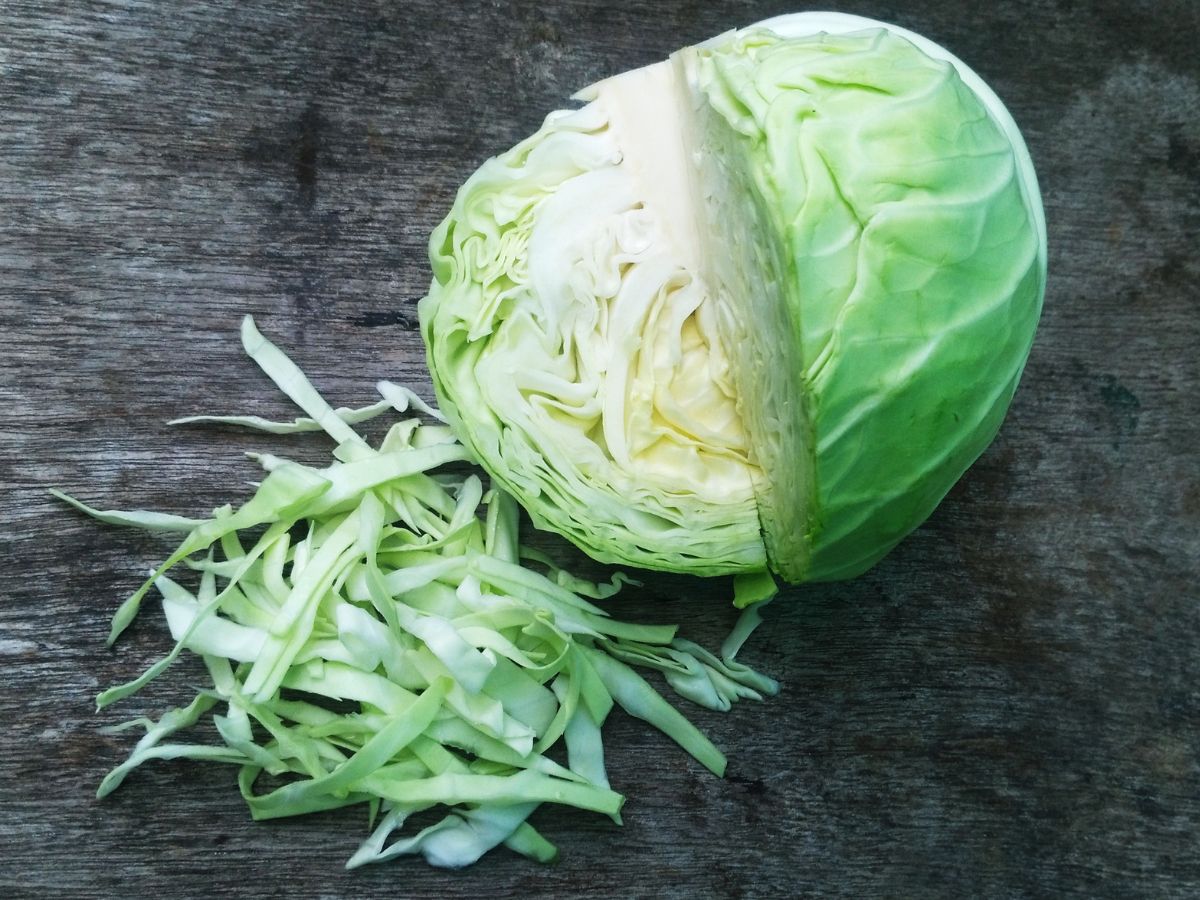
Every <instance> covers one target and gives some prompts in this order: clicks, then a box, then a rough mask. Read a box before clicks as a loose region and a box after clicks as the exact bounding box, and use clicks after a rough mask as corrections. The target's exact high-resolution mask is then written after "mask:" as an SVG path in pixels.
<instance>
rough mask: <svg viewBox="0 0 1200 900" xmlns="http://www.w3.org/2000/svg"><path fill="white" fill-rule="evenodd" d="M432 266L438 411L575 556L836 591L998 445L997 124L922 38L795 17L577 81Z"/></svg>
mask: <svg viewBox="0 0 1200 900" xmlns="http://www.w3.org/2000/svg"><path fill="white" fill-rule="evenodd" d="M577 97H578V99H580V100H581V101H583V105H582V106H581V107H580V108H578V109H575V110H570V111H560V112H556V113H552V114H551V115H550V116H549V117H547V119H546V121H545V124H544V125H543V126H542V128H541V129H540V130H539V131H538V132H537V133H536V134H534V135H533V136H532V137H530V138H528V139H527V140H525V141H523V142H521V143H520V144H518V145H517V146H516V147H514V148H513V149H512V150H509V151H508V152H506V153H504V154H501V155H500V156H498V157H496V158H494V159H491V160H488V161H487V162H485V163H484V164H483V165H482V166H481V167H480V169H479V170H478V171H477V172H476V173H475V174H474V175H473V176H472V177H471V178H470V179H469V180H468V181H467V182H466V183H465V184H464V185H463V187H462V188H461V190H460V191H459V193H458V195H457V198H456V199H455V202H454V205H453V208H452V209H451V211H450V214H449V215H448V217H447V218H446V220H445V221H444V222H443V223H442V224H441V225H440V227H439V228H438V229H437V230H436V231H435V233H434V234H433V237H432V239H431V242H430V256H431V261H432V266H433V274H434V278H433V283H432V285H431V287H430V291H429V294H428V296H426V297H425V298H424V299H423V300H422V302H421V304H420V319H421V327H422V334H423V336H424V339H425V342H426V347H427V353H428V361H429V366H430V370H431V373H432V377H433V382H434V387H435V390H436V392H437V395H438V398H439V401H440V405H441V407H442V409H443V411H444V412H445V413H446V415H447V416H448V418H449V420H450V422H451V424H452V425H453V426H454V428H455V429H456V431H457V433H458V434H459V435H460V437H461V439H462V440H463V442H464V443H465V444H466V445H467V446H468V447H469V448H470V450H471V452H472V453H473V455H474V456H475V457H477V458H478V459H479V460H480V461H481V462H482V464H483V465H484V467H485V468H486V469H487V470H488V471H489V472H490V473H491V475H492V476H493V478H494V479H495V480H496V482H497V483H499V484H501V485H503V487H504V488H505V489H506V490H508V491H509V492H511V493H512V495H513V496H514V497H515V498H516V499H517V500H518V501H519V502H520V503H521V504H522V505H523V506H524V507H525V508H526V509H527V510H528V511H529V512H530V514H531V516H532V518H533V520H534V522H535V523H536V524H537V525H538V526H539V527H542V528H545V529H550V530H553V531H557V532H559V533H561V534H563V535H565V536H566V537H568V538H569V539H570V540H572V541H573V542H574V543H575V544H577V545H578V546H579V547H581V548H582V549H583V550H585V551H586V552H588V553H590V554H591V555H592V556H594V557H596V558H597V559H600V560H604V561H609V562H618V563H626V564H633V565H637V566H642V567H647V568H654V569H663V570H670V571H681V572H691V573H696V574H718V573H730V572H733V573H747V572H761V571H763V570H765V569H767V568H770V569H771V570H773V571H774V572H776V573H778V574H779V575H781V576H782V577H783V578H785V579H787V580H789V581H793V582H799V581H814V580H833V579H841V578H849V577H853V576H855V575H857V574H859V573H861V572H862V571H864V570H866V569H867V568H869V567H870V566H871V565H873V564H874V563H875V562H877V561H878V560H879V559H880V558H881V557H882V556H883V555H884V554H886V553H887V552H888V551H889V550H890V549H891V548H892V547H894V546H895V545H896V544H897V543H898V542H899V541H900V540H901V539H902V538H903V537H904V536H905V535H906V534H907V533H908V532H910V531H911V530H912V529H913V528H915V527H916V526H917V525H918V524H920V522H921V521H923V520H924V519H925V518H926V517H927V516H928V515H929V514H930V512H932V510H933V508H934V507H935V506H936V505H937V503H938V502H939V501H940V500H941V498H942V497H943V496H944V495H945V493H946V492H947V491H948V490H949V488H950V487H951V486H952V485H953V484H954V482H955V481H956V480H957V479H958V478H959V477H960V476H961V474H962V473H963V472H964V471H965V469H966V468H967V467H968V466H969V465H970V464H971V462H972V461H973V460H974V459H975V458H976V457H977V456H978V455H979V454H980V453H981V452H982V451H983V449H984V448H985V447H986V446H987V445H988V443H989V442H990V441H991V440H992V438H993V437H994V435H995V434H996V432H997V430H998V428H999V426H1000V422H1001V420H1002V418H1003V416H1004V413H1005V411H1006V409H1007V407H1008V404H1009V402H1010V400H1011V398H1012V395H1013V392H1014V390H1015V388H1016V384H1017V380H1018V378H1019V376H1020V374H1021V371H1022V369H1023V367H1024V363H1025V359H1026V357H1027V355H1028V353H1029V349H1030V346H1031V343H1032V340H1033V334H1034V330H1035V328H1036V324H1037V319H1038V316H1039V314H1040V309H1041V303H1042V297H1043V294H1044V288H1045V278H1046V231H1045V222H1044V217H1043V213H1042V209H1041V201H1040V198H1039V193H1038V187H1037V180H1036V176H1035V174H1034V171H1033V167H1032V164H1031V162H1030V159H1029V155H1028V152H1027V151H1026V149H1025V145H1024V142H1023V141H1022V139H1021V136H1020V134H1019V132H1018V131H1017V129H1016V126H1015V124H1014V123H1013V121H1012V118H1011V117H1010V116H1009V114H1008V113H1007V112H1006V110H1005V109H1004V107H1003V105H1002V104H1001V103H1000V101H999V100H998V99H997V98H996V96H995V95H994V94H993V93H992V92H991V91H990V90H989V89H988V88H987V86H986V85H985V84H984V83H983V81H982V80H981V79H980V78H979V77H978V76H977V75H975V74H974V73H973V72H971V71H970V70H969V69H968V68H967V67H966V66H965V65H963V64H962V63H961V62H960V61H958V60H956V59H954V58H953V57H952V56H950V55H949V54H948V53H947V52H946V51H944V50H942V49H941V48H939V47H937V46H936V45H934V44H932V43H931V42H929V41H927V40H925V39H923V38H920V37H919V36H917V35H913V34H911V33H909V32H905V31H903V30H901V29H897V28H894V27H891V26H885V25H882V24H881V23H877V22H872V21H870V20H865V19H859V18H856V17H852V16H841V15H833V14H800V15H795V16H785V17H782V18H779V19H773V20H769V21H768V22H765V23H761V24H760V25H759V26H755V27H752V28H749V29H745V30H742V31H736V32H730V33H728V34H725V35H721V36H719V37H717V38H714V39H713V40H711V41H708V42H706V43H705V44H702V45H700V46H697V47H690V48H686V49H684V50H681V51H679V52H678V53H676V54H674V55H673V56H672V57H671V59H669V60H667V61H665V62H662V63H659V64H656V65H653V66H649V67H647V68H644V69H640V70H636V71H633V72H627V73H625V74H622V75H619V76H617V77H615V78H611V79H608V80H606V81H602V82H600V83H598V84H595V85H593V86H591V87H589V88H587V89H585V90H584V91H582V92H580V94H578V95H577Z"/></svg>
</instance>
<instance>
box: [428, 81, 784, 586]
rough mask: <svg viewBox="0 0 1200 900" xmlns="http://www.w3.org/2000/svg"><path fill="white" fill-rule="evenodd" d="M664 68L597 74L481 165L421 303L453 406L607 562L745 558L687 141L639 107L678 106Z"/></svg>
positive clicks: (549, 512) (728, 379) (546, 511)
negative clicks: (608, 78) (571, 100)
mask: <svg viewBox="0 0 1200 900" xmlns="http://www.w3.org/2000/svg"><path fill="white" fill-rule="evenodd" d="M664 74H665V75H666V76H668V77H663V75H664ZM670 74H671V70H670V69H669V68H667V69H665V70H664V69H656V70H642V71H639V72H634V73H631V76H632V77H631V78H627V79H626V80H624V81H622V80H619V79H618V80H616V81H614V82H612V83H611V84H610V85H609V86H604V85H602V86H600V87H599V88H598V96H597V97H596V98H595V99H594V100H592V101H591V102H590V103H588V105H586V106H585V107H583V108H582V109H580V110H578V111H575V112H570V113H561V114H556V115H553V116H551V117H550V118H549V119H548V120H547V122H546V124H545V125H544V126H543V127H542V129H541V131H539V132H538V133H537V134H535V135H534V136H533V137H531V138H530V139H528V140H527V141H525V142H524V143H523V144H521V145H519V146H518V147H516V148H515V149H514V150H512V151H510V152H509V153H507V154H505V155H503V156H501V157H499V158H497V159H493V160H490V161H489V162H488V163H486V164H485V165H484V166H483V167H482V168H481V169H480V170H479V172H477V173H476V174H475V175H474V176H473V177H472V178H471V180H470V181H469V182H468V183H467V185H466V186H465V187H464V188H463V190H462V192H461V193H460V195H459V198H458V202H457V203H456V205H455V213H453V214H452V215H451V218H450V219H448V220H447V222H446V223H445V224H443V226H442V227H441V228H440V229H439V231H438V232H437V233H436V234H435V236H434V245H433V246H434V254H435V264H436V265H437V267H438V273H439V274H438V280H437V282H435V285H434V289H433V291H432V292H431V294H430V297H429V298H428V299H427V300H426V301H425V302H424V304H423V306H422V315H423V317H424V323H425V327H426V334H427V337H428V338H429V346H430V353H431V359H432V360H433V364H432V366H431V368H432V370H433V372H434V377H435V380H436V382H437V384H438V385H439V388H440V389H441V390H442V391H443V392H444V394H445V396H446V397H449V398H452V399H451V401H450V404H449V407H450V409H449V410H448V412H449V413H450V414H451V415H452V416H454V417H455V419H456V420H457V421H458V424H459V425H460V428H461V433H462V434H463V436H464V438H465V439H466V440H468V441H469V442H470V445H471V446H472V448H473V449H474V450H475V451H476V453H477V454H478V456H479V457H480V458H481V459H483V460H486V461H487V464H489V468H491V469H492V470H493V471H495V472H496V474H497V477H498V478H499V479H501V480H502V481H503V482H504V483H505V485H506V486H507V487H508V488H509V489H510V490H511V491H513V493H514V494H516V495H517V497H518V498H519V499H520V500H521V501H522V503H523V505H525V506H526V507H527V508H528V509H529V511H530V513H531V514H532V516H533V517H534V519H535V521H537V522H538V524H539V525H541V526H542V527H547V528H551V529H553V530H556V531H560V532H563V533H565V534H567V535H568V536H569V537H570V538H571V539H572V540H574V541H575V542H576V543H577V544H579V545H580V546H581V547H583V548H584V549H585V550H587V551H588V552H590V553H591V554H592V555H594V556H596V557H598V558H601V559H604V560H607V561H615V562H632V563H635V564H638V565H641V566H645V567H650V568H670V569H684V570H690V571H698V572H711V573H716V572H727V571H742V570H745V571H752V570H755V569H761V568H763V567H764V566H765V564H766V559H765V553H764V548H763V542H762V538H761V536H760V529H759V521H758V514H757V511H756V506H755V501H754V490H753V478H754V476H753V470H754V466H753V464H752V463H751V462H750V457H749V448H748V441H747V436H746V434H745V431H744V429H743V428H742V424H741V419H740V416H739V414H738V410H737V406H736V402H735V395H734V385H733V379H732V375H731V372H730V364H729V359H728V357H727V355H726V352H725V350H724V347H723V345H722V343H721V339H720V336H719V333H718V328H717V323H716V321H715V308H714V306H713V304H712V302H711V300H710V299H709V296H708V289H707V287H706V285H705V283H704V281H703V279H702V278H701V277H700V272H699V259H698V252H699V249H700V248H699V244H698V240H697V238H696V236H695V226H696V225H697V224H699V223H698V220H697V219H696V217H695V215H694V212H693V209H692V202H691V197H690V195H689V194H688V193H687V191H688V182H687V178H686V172H685V171H684V170H683V169H682V163H683V153H684V146H683V143H682V142H681V140H680V136H679V134H680V133H679V131H678V129H677V128H676V127H673V126H674V125H675V124H676V123H668V124H666V125H665V126H662V127H660V125H653V126H652V127H653V128H654V129H655V130H654V131H650V130H646V128H645V127H643V125H644V123H641V122H638V121H637V119H638V118H639V117H644V116H649V117H650V118H653V115H652V114H653V113H654V112H656V111H662V112H665V113H666V114H667V115H670V114H672V113H673V112H674V110H675V109H676V108H677V106H676V104H675V103H674V96H673V94H672V93H670V91H671V87H672V82H671V79H670V77H669V76H670ZM642 86H645V87H646V88H647V90H646V91H645V92H643V93H642V96H641V97H638V96H636V93H637V90H638V88H640V87H642ZM631 87H632V89H633V90H630V88H631ZM660 124H661V123H660ZM664 163H669V164H667V165H664ZM660 178H662V179H666V180H660ZM681 212H682V213H683V215H681V214H680V213H681Z"/></svg>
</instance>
